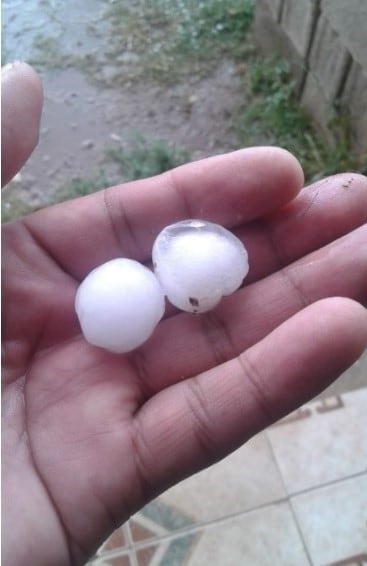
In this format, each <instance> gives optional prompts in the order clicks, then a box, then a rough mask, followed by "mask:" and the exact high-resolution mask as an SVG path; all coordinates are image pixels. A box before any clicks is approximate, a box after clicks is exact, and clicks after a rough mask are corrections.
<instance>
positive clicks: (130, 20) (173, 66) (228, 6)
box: [106, 0, 253, 83]
mask: <svg viewBox="0 0 367 566" xmlns="http://www.w3.org/2000/svg"><path fill="white" fill-rule="evenodd" d="M252 17H253V0H207V1H205V2H203V1H201V2H198V1H197V0H152V1H151V2H149V3H147V2H146V1H145V0H137V1H136V2H135V3H134V6H131V7H129V8H128V7H126V3H124V2H119V1H117V2H114V3H113V4H112V5H111V6H110V7H109V8H108V10H107V11H106V18H107V19H108V21H109V22H110V42H109V44H110V48H109V52H108V54H107V55H108V56H109V57H111V58H112V59H117V60H119V58H120V60H121V65H120V69H117V70H116V74H115V77H114V80H115V82H119V81H120V82H121V81H122V80H125V77H126V75H128V76H130V78H134V79H136V78H141V77H144V78H145V79H146V78H150V79H157V80H159V81H162V80H163V81H165V82H168V83H170V82H174V81H175V80H177V78H179V77H182V76H185V75H187V74H190V73H193V72H194V73H203V72H206V71H208V70H210V69H212V68H213V67H214V66H215V64H216V62H217V61H218V59H219V58H223V56H226V55H227V56H230V57H239V56H240V55H241V53H243V50H244V48H245V41H244V38H245V35H246V33H247V32H248V30H249V29H250V26H251V22H252ZM124 54H125V55H126V54H127V56H125V57H124Z"/></svg>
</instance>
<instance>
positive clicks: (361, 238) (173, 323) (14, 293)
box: [3, 76, 367, 566]
mask: <svg viewBox="0 0 367 566" xmlns="http://www.w3.org/2000/svg"><path fill="white" fill-rule="evenodd" d="M17 80H19V76H18V79H17ZM32 80H33V79H32ZM17 84H19V83H17ZM34 84H36V83H34ZM37 88H38V87H35V88H34V89H33V90H32V89H30V90H28V91H27V96H28V97H29V96H34V97H35V98H34V101H35V100H36V99H37V100H38V102H37V103H35V102H34V106H33V110H32V112H33V116H34V115H35V113H34V108H38V107H39V106H40V99H39V96H40V91H39V89H38V90H37ZM31 92H32V93H33V94H31ZM37 92H38V94H37ZM23 94H25V92H24V91H23ZM37 104H38V105H39V106H37ZM21 107H22V105H21ZM3 111H4V113H5V112H7V111H8V109H7V107H5V105H4V108H3ZM29 120H30V121H32V119H31V117H29ZM36 122H37V119H35V117H34V118H33V122H32V123H33V124H34V123H36ZM9 123H11V122H9V121H7V120H5V127H6V128H8V126H7V124H9ZM36 130H37V128H35V129H34V131H36ZM24 134H25V133H24V132H23V129H22V127H21V124H17V127H16V128H15V129H13V131H10V130H7V132H5V137H4V142H5V141H6V145H5V147H4V149H5V150H6V149H7V145H8V144H9V143H10V147H14V148H16V149H15V153H8V157H9V160H10V162H9V163H6V166H7V169H6V170H7V171H9V172H11V173H9V176H10V174H12V173H14V172H15V169H16V167H17V166H18V164H20V163H21V162H23V161H24V159H25V158H26V154H27V151H28V152H29V148H31V147H32V144H34V143H35V140H36V136H34V137H33V142H32V143H29V145H28V150H27V151H26V152H24V151H23V154H22V155H20V154H18V153H17V148H19V147H22V146H19V139H20V138H19V136H22V135H24ZM19 151H20V150H19ZM13 163H15V164H16V166H15V165H13ZM6 176H7V177H8V175H6ZM302 182H303V179H302V173H301V170H300V166H299V164H298V163H297V161H296V160H295V159H294V158H293V157H292V156H291V155H290V154H288V153H287V152H285V151H283V150H280V149H276V148H251V149H245V150H241V151H238V152H235V153H232V154H228V155H225V156H218V157H214V158H210V159H207V160H203V161H200V162H197V163H192V164H189V165H185V166H182V167H179V168H178V169H176V170H174V171H171V172H169V173H166V174H163V175H160V176H158V177H155V178H152V179H145V180H142V181H138V182H133V183H127V184H126V185H124V186H118V187H112V188H109V189H107V190H105V191H101V192H99V193H96V194H94V195H91V196H88V197H85V198H81V199H76V200H74V201H70V202H66V203H63V204H61V205H58V206H55V207H51V208H48V209H45V210H42V211H39V212H37V213H35V214H33V215H31V216H28V217H26V218H24V219H23V220H20V221H17V222H14V223H11V224H8V225H5V226H4V229H3V266H4V277H3V289H4V290H3V297H4V306H3V315H4V322H3V364H4V373H3V388H4V389H3V513H4V515H3V517H4V526H3V559H4V564H11V565H12V566H17V565H23V564H28V565H30V566H31V565H33V564H34V565H43V564H45V565H49V564H58V565H59V564H60V565H63V564H70V563H73V564H82V563H83V562H84V561H85V560H86V559H87V558H88V557H89V556H91V555H92V553H93V552H94V551H95V550H96V548H97V547H98V546H99V545H100V544H101V542H102V541H103V540H104V539H105V538H106V537H107V535H108V534H109V533H110V532H111V531H112V530H113V529H114V528H115V527H116V526H117V525H118V524H120V523H121V522H123V521H126V520H127V519H128V518H129V516H130V515H131V514H132V513H134V512H135V511H136V510H138V509H139V508H140V507H141V506H142V505H144V503H146V502H147V501H148V500H149V499H150V498H152V497H154V496H156V495H157V494H158V493H160V492H162V491H163V490H165V489H166V488H168V487H169V486H170V485H172V484H174V483H175V482H177V481H179V480H181V479H182V478H184V477H186V476H188V475H189V474H192V473H194V472H196V471H198V470H199V469H201V468H203V467H205V466H207V465H209V464H211V463H213V462H215V461H216V460H218V459H219V458H222V457H224V456H225V455H226V454H227V453H229V452H230V451H232V450H234V449H235V448H236V447H238V446H239V445H241V444H242V443H243V442H245V441H246V440H247V439H248V438H250V437H251V436H252V435H254V434H256V433H257V432H258V431H260V430H261V429H263V428H264V427H266V426H268V425H269V424H270V423H272V422H273V421H275V420H277V419H279V418H280V417H282V416H283V415H285V414H286V413H288V412H289V411H291V410H293V409H295V408H296V407H297V406H299V405H300V404H302V403H304V402H305V401H306V400H308V399H309V398H311V397H313V396H314V395H316V394H317V393H318V392H319V391H321V390H322V389H323V388H325V387H326V386H327V385H328V384H329V383H330V382H331V381H332V380H333V379H335V378H336V377H337V376H338V375H339V374H340V373H341V372H342V371H344V370H345V369H346V368H347V367H348V366H349V365H350V364H352V363H353V362H354V360H355V359H356V358H357V357H358V356H359V355H360V354H361V353H362V351H363V349H364V347H365V346H366V343H367V315H366V311H365V310H364V308H363V307H362V306H361V305H360V304H358V302H360V303H363V302H365V301H366V298H367V283H366V281H367V261H366V253H367V245H366V238H367V230H366V225H365V222H366V218H367V181H366V179H365V178H364V177H362V176H359V175H356V174H344V175H338V176H336V177H331V178H328V179H325V180H323V181H320V182H318V183H315V184H314V185H312V186H310V187H308V188H306V189H304V190H302V191H301V192H300V194H299V195H298V196H296V195H297V193H298V192H299V190H300V188H301V185H302ZM188 217H194V218H205V219H207V220H211V221H214V222H218V223H220V224H222V225H224V226H226V227H229V228H231V229H233V231H234V232H235V233H236V234H237V235H238V236H239V237H241V239H243V241H244V243H245V245H246V247H247V249H248V252H249V260H250V272H249V275H248V278H247V279H246V285H245V286H244V288H242V289H241V290H239V291H238V292H237V293H235V294H234V295H232V296H231V297H228V298H226V299H225V300H223V302H222V304H221V305H220V306H219V307H218V308H216V309H215V310H214V311H213V312H211V313H208V314H206V315H202V316H197V317H195V316H192V315H189V314H186V313H176V312H173V311H170V312H168V313H167V316H166V318H165V319H164V320H163V321H162V322H161V323H160V325H159V326H158V328H157V329H156V331H155V333H154V335H153V336H152V338H151V339H150V340H149V341H148V342H147V343H146V344H145V345H143V346H142V347H141V348H139V349H138V350H136V351H135V352H133V353H131V354H129V355H114V354H110V353H108V352H106V351H103V350H100V349H98V348H95V347H93V346H91V345H89V344H87V343H86V342H85V341H84V340H83V338H82V337H81V336H80V330H79V327H78V323H77V319H76V316H75V313H74V308H73V302H74V296H75V291H76V288H77V286H78V283H79V282H80V281H81V280H82V279H83V278H84V277H85V275H86V274H87V273H88V272H89V271H90V270H91V269H93V268H94V267H95V266H97V265H99V264H101V263H103V262H105V261H107V260H109V259H112V258H114V257H118V256H124V257H131V258H135V259H137V260H139V261H142V262H149V258H150V252H151V246H152V242H153V240H154V238H155V236H156V235H157V233H158V232H159V231H160V230H161V228H163V227H164V226H165V225H167V224H168V223H170V222H173V221H177V220H179V219H183V218H188ZM336 296H337V297H339V298H328V297H336ZM350 299H354V301H353V300H350ZM357 301H358V302H357Z"/></svg>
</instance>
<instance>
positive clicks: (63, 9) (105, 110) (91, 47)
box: [2, 0, 367, 395]
mask: <svg viewBox="0 0 367 566" xmlns="http://www.w3.org/2000/svg"><path fill="white" fill-rule="evenodd" d="M113 4H114V2H109V1H107V0H88V2H86V1H85V0H76V1H74V2H73V3H72V9H70V4H69V3H66V2H65V3H64V2H59V1H57V0H27V2H24V1H20V0H3V3H2V12H3V59H4V61H3V63H4V62H8V61H12V60H16V59H21V60H26V61H31V62H34V64H35V67H36V68H37V70H39V72H40V74H41V77H42V81H43V85H44V94H45V103H44V112H43V117H42V125H41V135H40V142H39V146H38V148H37V149H36V151H35V152H34V155H33V156H32V158H31V159H30V160H29V162H28V163H27V164H26V165H25V167H24V168H23V170H22V171H21V173H20V174H18V175H17V177H16V179H15V180H14V181H13V182H12V183H11V184H10V185H9V186H8V188H6V189H5V190H4V197H3V202H4V205H5V214H6V212H7V208H8V211H10V213H11V214H12V215H16V214H23V213H24V212H26V211H28V210H32V209H36V208H39V207H41V206H44V205H46V204H49V203H52V202H54V201H55V200H58V199H59V198H60V194H61V193H62V191H63V190H64V186H65V184H67V183H68V182H69V181H70V180H71V179H72V178H74V177H77V176H80V177H83V178H93V177H95V176H96V175H97V174H98V172H99V171H100V170H101V169H103V170H104V171H105V172H106V175H107V177H108V179H109V180H110V181H111V182H113V183H117V182H121V181H122V180H123V175H121V174H120V173H119V172H118V170H117V168H116V166H115V165H113V164H112V163H111V162H109V161H108V160H107V159H106V150H107V149H108V148H111V147H115V148H116V147H122V148H124V147H127V146H128V145H129V143H130V140H131V139H132V137H134V135H136V134H139V135H142V136H144V138H145V139H146V140H147V142H148V143H149V142H152V141H155V140H159V139H163V140H166V141H167V143H168V144H170V145H172V146H176V147H178V148H183V149H186V150H187V151H188V153H189V154H190V157H191V158H192V159H196V158H200V157H204V156H208V155H213V154H216V153H221V152H226V151H230V150H231V149H234V148H236V147H238V139H237V135H236V129H235V123H236V115H237V113H238V112H239V108H240V106H241V105H242V104H243V103H244V102H245V99H246V92H245V90H244V88H243V82H242V81H241V80H240V77H239V74H238V70H237V67H236V65H235V64H234V63H233V62H232V61H230V60H228V59H223V60H222V61H221V62H218V64H216V65H215V66H214V67H212V68H211V70H210V71H208V72H207V73H195V72H193V73H191V74H190V73H186V74H185V75H184V76H183V77H182V78H181V79H177V80H176V81H165V82H162V83H161V84H159V81H151V80H144V74H142V73H141V67H139V55H138V54H137V53H136V52H134V51H133V50H132V49H131V46H129V45H124V47H123V49H122V50H121V51H120V52H119V53H118V55H116V49H115V51H114V53H115V55H114V56H111V54H110V51H109V49H110V48H111V44H112V43H113V37H112V36H111V26H110V23H111V22H110V20H109V19H108V17H107V16H106V10H108V8H109V7H110V6H111V5H113ZM120 4H124V2H120ZM125 4H127V5H130V6H131V5H132V4H134V2H125ZM140 4H141V3H140ZM134 68H136V69H139V79H138V80H134V72H133V71H134ZM363 385H367V356H364V358H362V359H361V360H360V361H359V362H357V364H355V366H354V367H353V368H352V369H351V370H350V371H348V372H347V373H346V374H345V375H344V376H343V378H341V379H340V380H338V382H337V383H336V384H334V385H333V386H332V387H331V389H330V390H329V391H328V392H327V393H326V395H330V394H334V393H340V392H342V391H346V390H350V389H354V388H358V387H361V386H363Z"/></svg>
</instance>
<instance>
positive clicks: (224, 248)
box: [152, 220, 249, 313]
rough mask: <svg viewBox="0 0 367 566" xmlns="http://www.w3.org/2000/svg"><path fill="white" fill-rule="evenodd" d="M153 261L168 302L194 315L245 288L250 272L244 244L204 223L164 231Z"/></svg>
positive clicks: (183, 224)
mask: <svg viewBox="0 0 367 566" xmlns="http://www.w3.org/2000/svg"><path fill="white" fill-rule="evenodd" d="M152 259H153V265H154V271H155V274H156V276H157V277H158V279H159V281H160V283H161V285H162V287H163V290H164V292H165V293H166V295H167V298H168V300H169V301H170V302H171V303H172V304H173V305H175V306H176V307H178V308H179V309H181V310H184V311H188V312H192V313H202V312H206V311H208V310H210V309H212V308H214V307H215V306H216V305H217V304H218V303H219V301H220V300H221V298H222V297H223V296H225V295H230V294H231V293H233V292H234V291H236V289H238V288H239V287H240V286H241V284H242V281H243V279H244V278H245V276H246V275H247V273H248V270H249V265H248V255H247V252H246V249H245V247H244V245H243V244H242V242H241V240H239V239H238V238H237V237H236V236H235V235H234V234H232V232H229V230H226V229H225V228H223V226H220V225H218V224H213V223H212V222H206V221H204V220H183V221H181V222H177V223H175V224H171V225H169V226H167V227H166V228H164V229H163V230H162V232H160V234H159V235H158V237H157V238H156V240H155V242H154V245H153V253H152Z"/></svg>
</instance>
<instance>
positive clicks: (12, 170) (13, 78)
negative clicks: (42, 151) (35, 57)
mask: <svg viewBox="0 0 367 566" xmlns="http://www.w3.org/2000/svg"><path fill="white" fill-rule="evenodd" d="M42 101H43V96H42V86H41V81H40V78H39V77H38V75H37V73H36V72H35V71H34V70H33V69H32V67H30V66H29V65H27V63H20V62H17V63H10V64H9V65H5V67H3V68H2V70H1V114H2V123H1V136H2V145H1V184H2V185H5V184H6V183H8V181H10V179H11V178H12V177H13V176H14V175H15V174H16V173H17V172H18V171H19V169H20V168H21V167H22V165H24V163H25V162H26V161H27V159H28V157H29V156H30V155H31V153H32V151H33V150H34V148H35V147H36V145H37V142H38V133H39V125H40V119H41V112H42Z"/></svg>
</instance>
